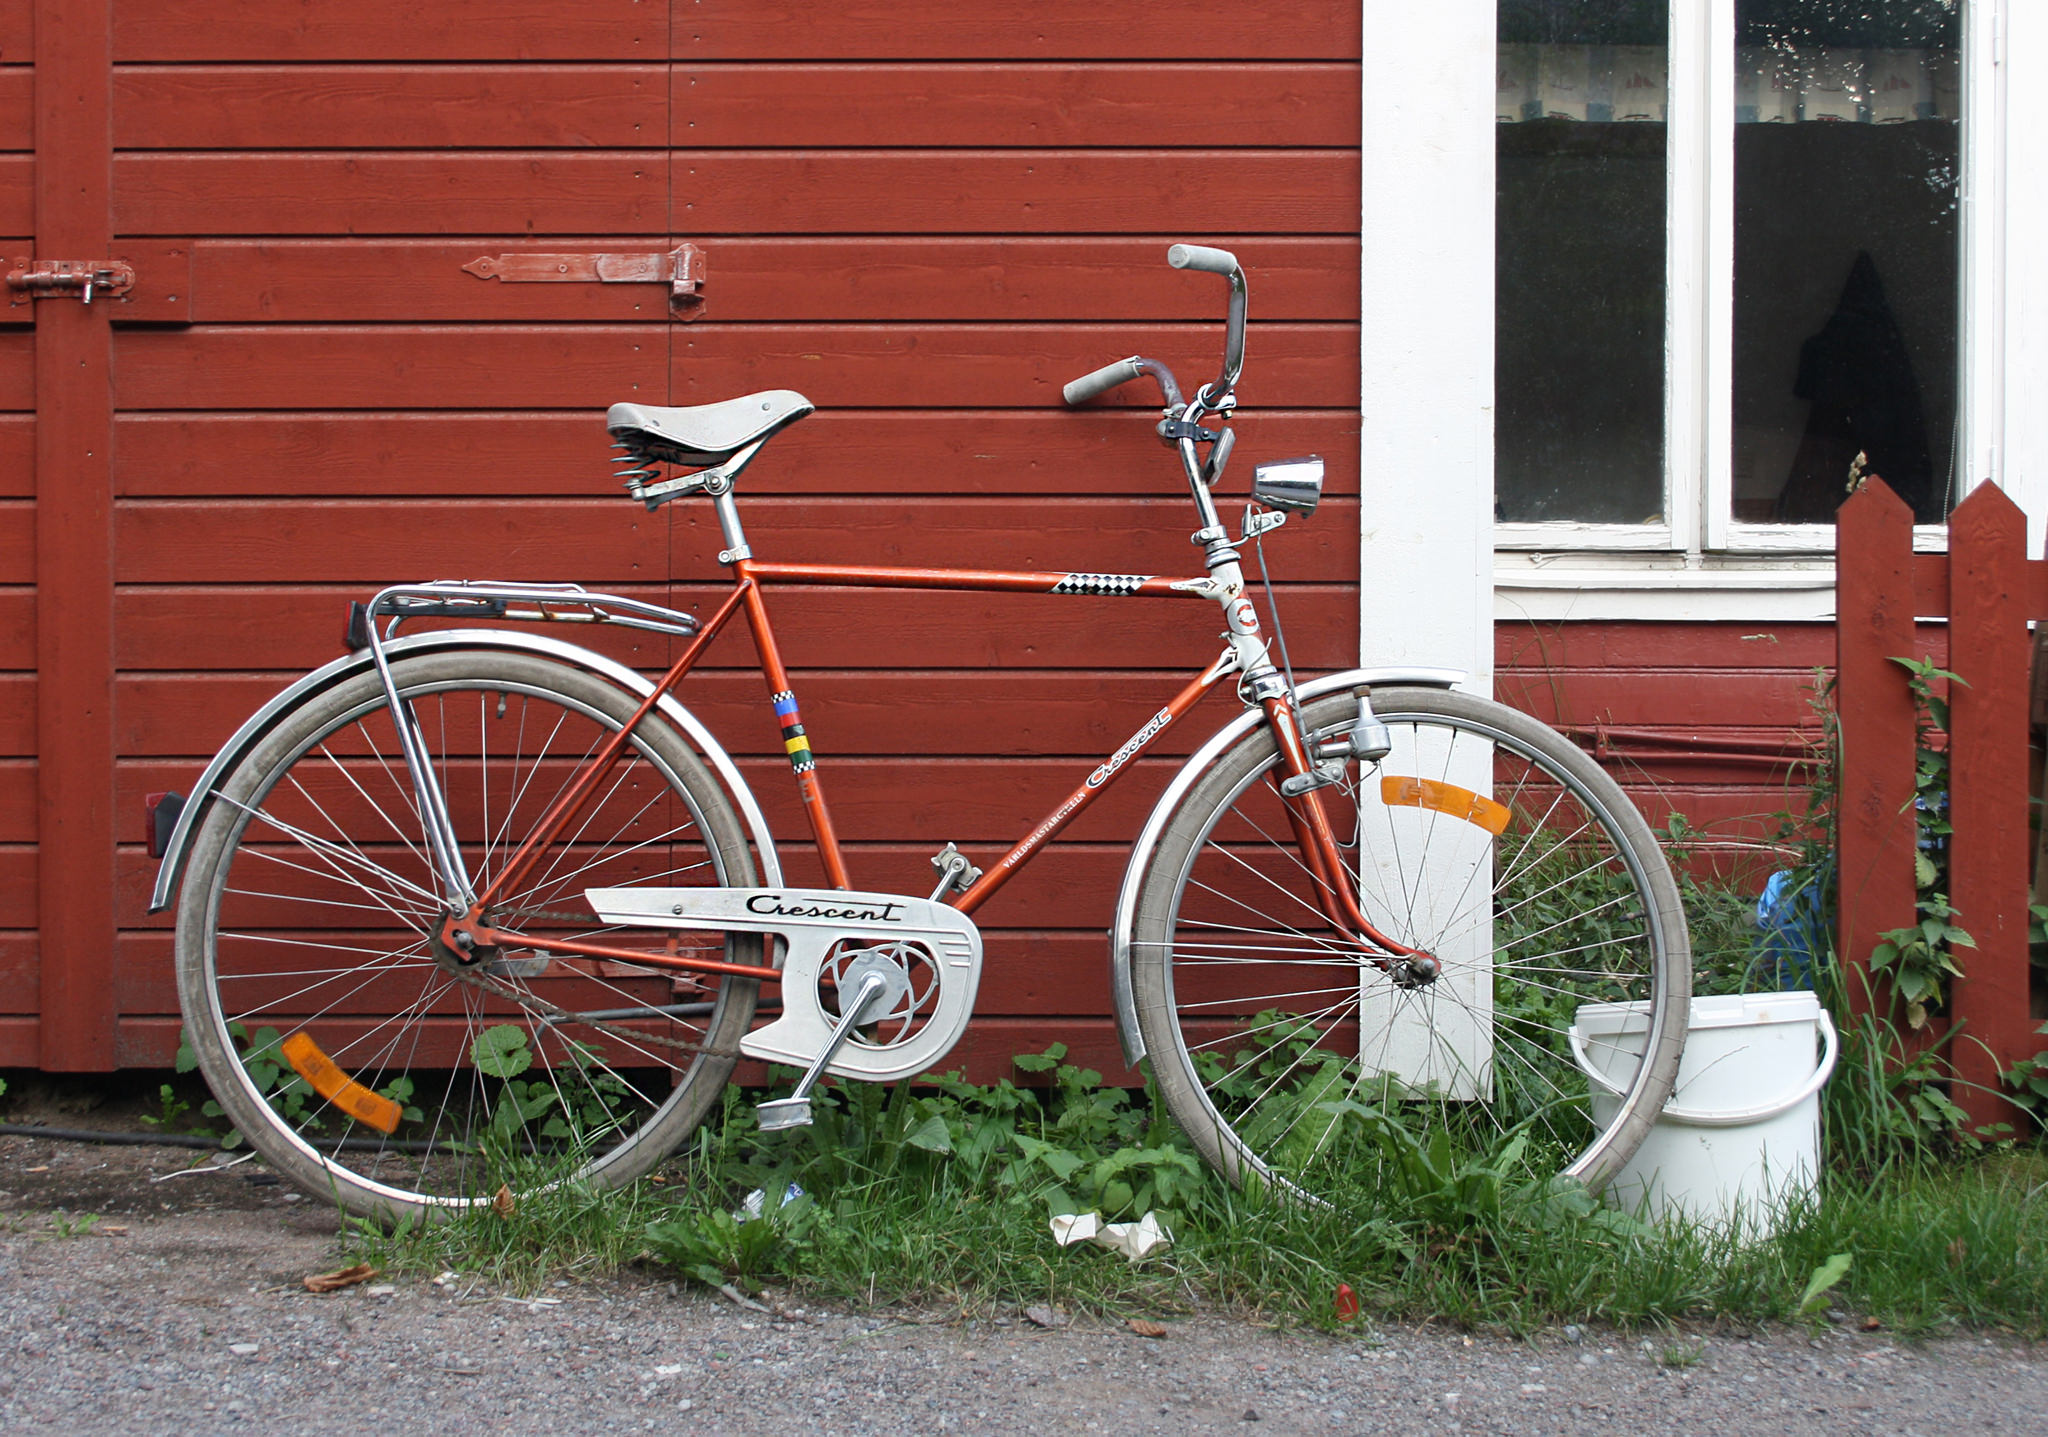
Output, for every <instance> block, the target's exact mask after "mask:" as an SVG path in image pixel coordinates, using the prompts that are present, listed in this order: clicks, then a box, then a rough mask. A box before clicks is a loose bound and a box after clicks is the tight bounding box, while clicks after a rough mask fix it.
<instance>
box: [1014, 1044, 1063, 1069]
mask: <svg viewBox="0 0 2048 1437" xmlns="http://www.w3.org/2000/svg"><path fill="white" fill-rule="evenodd" d="M1066 1056H1067V1045H1066V1044H1065V1043H1054V1044H1053V1045H1052V1046H1051V1047H1050V1048H1047V1049H1046V1050H1045V1051H1044V1052H1043V1053H1020V1054H1018V1055H1017V1057H1016V1058H1015V1059H1013V1060H1012V1061H1014V1062H1015V1063H1016V1064H1017V1066H1018V1067H1019V1068H1022V1069H1023V1070H1024V1071H1025V1072H1027V1073H1050V1072H1051V1071H1052V1070H1053V1069H1054V1068H1056V1067H1058V1066H1059V1062H1060V1059H1062V1058H1064V1057H1066Z"/></svg>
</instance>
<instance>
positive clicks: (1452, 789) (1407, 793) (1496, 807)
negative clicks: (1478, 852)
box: [1380, 774, 1513, 833]
mask: <svg viewBox="0 0 2048 1437" xmlns="http://www.w3.org/2000/svg"><path fill="white" fill-rule="evenodd" d="M1380 802H1381V803H1384V804H1386V805H1387V806H1388V807H1389V808H1433V809H1435V810H1436V811H1437V812H1438V813H1448V814H1449V815H1450V816H1451V817H1453V818H1461V819H1463V820H1464V821H1465V822H1467V823H1475V824H1477V825H1479V827H1481V828H1483V829H1485V830H1486V831H1487V832H1488V833H1499V832H1500V831H1501V830H1502V829H1504V828H1506V827H1507V826H1508V819H1510V818H1511V817H1513V815H1512V814H1510V813H1509V812H1508V810H1507V806H1506V805H1505V804H1499V803H1495V802H1494V801H1493V800H1492V799H1490V798H1487V797H1486V796H1485V795H1483V794H1477V793H1474V792H1473V791H1472V790H1471V789H1469V788H1459V787H1458V786H1457V785H1456V784H1454V783H1438V782H1437V781H1436V780H1435V779H1433V778H1396V777H1394V776H1393V775H1391V774H1389V775H1388V776H1386V777H1384V778H1382V779H1381V780H1380Z"/></svg>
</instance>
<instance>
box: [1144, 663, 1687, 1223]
mask: <svg viewBox="0 0 2048 1437" xmlns="http://www.w3.org/2000/svg"><path fill="white" fill-rule="evenodd" d="M1373 708H1374V710H1375V712H1376V713H1377V714H1378V716H1379V717H1380V718H1381V720H1382V721H1383V722H1384V723H1385V724H1386V725H1387V727H1388V729H1389V730H1390V732H1391V734H1392V737H1393V748H1392V750H1391V752H1389V753H1388V754H1387V755H1386V756H1385V757H1384V758H1383V759H1381V760H1379V761H1378V762H1377V763H1371V764H1360V763H1359V762H1358V761H1357V760H1355V759H1353V760H1349V761H1348V764H1347V767H1346V768H1345V771H1344V776H1343V778H1342V780H1341V781H1340V782H1338V783H1336V784H1334V785H1331V786H1329V787H1326V788H1323V789H1322V790H1320V792H1319V793H1318V797H1319V798H1320V800H1321V802H1322V804H1323V808H1324V812H1325V813H1326V814H1327V815H1328V816H1329V818H1330V821H1331V826H1332V828H1333V829H1334V830H1335V831H1336V835H1337V838H1338V842H1339V848H1340V855H1341V857H1342V859H1343V861H1344V864H1345V867H1346V868H1347V870H1348V872H1349V877H1350V881H1351V882H1352V884H1353V886H1354V887H1355V888H1356V890H1357V894H1358V901H1359V905H1360V908H1361V910H1362V912H1363V914H1364V916H1365V917H1366V918H1367V919H1368V920H1369V921H1370V922H1371V923H1372V924H1373V926H1374V927H1376V928H1377V929H1378V930H1379V931H1380V933H1382V934H1383V935H1385V936H1387V937H1389V938H1392V939H1394V940H1395V941H1396V942H1398V943H1400V944H1403V945H1406V946H1408V947H1410V948H1414V949H1418V950H1421V951H1422V952H1423V953H1425V954H1427V955H1428V956H1429V957H1430V958H1431V959H1433V960H1434V963H1435V965H1436V971H1435V972H1434V973H1433V974H1432V973H1429V972H1428V971H1427V968H1428V965H1426V964H1424V965H1417V966H1418V967H1420V968H1421V969H1422V970H1423V971H1420V972H1418V971H1417V969H1416V968H1411V967H1404V966H1403V965H1402V964H1400V963H1399V962H1389V961H1388V960H1387V957H1386V955H1384V954H1378V953H1375V952H1373V951H1369V950H1368V949H1367V948H1365V947H1364V946H1362V945H1361V944H1359V943H1358V942H1357V941H1355V940H1354V939H1353V938H1351V937H1350V936H1348V935H1347V934H1345V933H1343V932H1341V931H1340V930H1339V929H1338V927H1337V926H1336V925H1335V924H1333V923H1332V922H1331V921H1330V919H1329V918H1327V917H1326V916H1325V911H1324V905H1323V904H1321V903H1319V902H1318V901H1317V899H1318V895H1317V892H1316V888H1317V885H1318V883H1319V882H1320V880H1319V879H1318V878H1317V877H1316V876H1315V875H1314V874H1313V873H1312V871H1311V870H1310V868H1309V867H1308V866H1307V865H1306V864H1304V862H1303V859H1302V854H1301V850H1300V848H1299V847H1298V846H1297V844H1296V842H1295V839H1294V832H1293V828H1292V827H1291V825H1290V822H1289V818H1288V815H1287V812H1286V810H1285V808H1284V807H1283V805H1282V802H1281V796H1280V792H1279V781H1280V778H1281V776H1282V775H1281V771H1280V766H1279V756H1278V747H1277V745H1276V743H1275V742H1274V739H1273V736H1272V734H1271V732H1270V731H1269V730H1267V729H1265V728H1263V727H1262V728H1260V729H1257V730H1255V731H1254V732H1252V733H1250V734H1247V735H1246V736H1245V737H1244V738H1243V739H1241V740H1240V741H1238V742H1237V743H1236V744H1234V745H1233V746H1232V747H1231V748H1229V749H1228V750H1226V751H1225V752H1224V753H1223V754H1222V755H1221V756H1220V757H1219V758H1218V760H1217V761H1216V762H1215V763H1214V764H1213V765H1212V767H1211V768H1210V769H1209V771H1208V772H1207V773H1205V774H1204V775H1203V776H1202V777H1201V778H1200V779H1199V780H1198V781H1197V782H1196V783H1195V784H1194V785H1193V787H1192V788H1190V789H1189V791H1188V793H1187V795H1186V797H1185V799H1184V800H1183V801H1182V803H1181V804H1180V806H1179V807H1178V809H1177V810H1176V811H1175V812H1174V813H1173V814H1172V816H1171V817H1170V819H1169V820H1168V822H1167V825H1166V827H1165V830H1164V832H1163V833H1162V835H1161V837H1160V839H1159V842H1158V845H1157V847H1156V849H1155V850H1154V852H1153V854H1152V857H1151V861H1150V864H1149V866H1148V868H1147V870H1146V874H1145V877H1144V879H1143V883H1142V887H1141V889H1140V896H1139V901H1138V905H1137V908H1136V915H1135V921H1134V926H1133V931H1132V938H1133V944H1134V946H1133V949H1132V954H1131V978H1132V985H1133V989H1134V994H1135V997H1136V1000H1137V1016H1138V1023H1139V1027H1140V1030H1141V1033H1142V1036H1143V1038H1144V1040H1145V1045H1146V1049H1147V1051H1148V1053H1149V1054H1150V1056H1151V1060H1152V1069H1153V1074H1154V1077H1155V1079H1156V1080H1157V1082H1158V1084H1159V1087H1160V1090H1161V1093H1162V1094H1163V1096H1164V1098H1165V1100H1166V1103H1167V1105H1168V1107H1169V1108H1170V1109H1171V1111H1172V1112H1173V1114H1174V1116H1175V1118H1176V1119H1177V1120H1178V1121H1179V1122H1180V1124H1181V1126H1182V1128H1183V1129H1185V1130H1186V1132H1187V1133H1188V1135H1189V1137H1190V1138H1191V1140H1192V1141H1193V1142H1194V1144H1195V1146H1196V1147H1197V1148H1198V1149H1199V1150H1200V1151H1201V1152H1202V1154H1203V1156H1204V1157H1205V1158H1206V1159H1208V1161H1209V1162H1210V1163H1211V1164H1212V1165H1214V1166H1215V1167H1216V1168H1218V1169H1219V1170H1220V1171H1221V1172H1223V1173H1224V1174H1225V1175H1226V1176H1228V1177H1229V1178H1230V1179H1232V1180H1233V1181H1235V1182H1239V1183H1243V1182H1246V1181H1247V1180H1252V1181H1256V1182H1259V1183H1264V1184H1268V1185H1273V1186H1278V1187H1281V1188H1283V1189H1287V1190H1295V1191H1299V1192H1305V1193H1309V1194H1313V1195H1317V1196H1322V1197H1329V1198H1332V1199H1337V1198H1338V1197H1339V1196H1340V1195H1342V1194H1346V1193H1350V1194H1352V1195H1354V1196H1356V1197H1358V1198H1359V1199H1360V1200H1365V1201H1370V1200H1371V1194H1372V1193H1373V1192H1374V1191H1375V1190H1376V1189H1377V1188H1378V1186H1379V1185H1380V1184H1382V1183H1384V1182H1385V1181H1386V1180H1387V1171H1386V1169H1384V1168H1381V1167H1378V1166H1376V1164H1375V1161H1374V1160H1375V1159H1385V1158H1390V1157H1394V1156H1396V1155H1398V1154H1401V1153H1407V1154H1411V1155H1412V1154H1415V1153H1416V1152H1418V1151H1421V1152H1424V1153H1427V1154H1429V1155H1430V1156H1429V1157H1428V1158H1427V1163H1428V1165H1429V1166H1430V1167H1432V1168H1436V1169H1441V1168H1442V1163H1443V1160H1444V1159H1445V1158H1446V1157H1450V1160H1451V1161H1452V1162H1454V1163H1462V1162H1464V1161H1467V1160H1468V1159H1469V1160H1476V1161H1481V1162H1494V1161H1497V1160H1498V1159H1500V1158H1501V1157H1503V1156H1504V1155H1506V1154H1507V1152H1508V1151H1509V1149H1510V1147H1511V1145H1512V1149H1513V1152H1514V1153H1515V1154H1517V1155H1518V1161H1519V1162H1520V1163H1522V1164H1526V1165H1528V1169H1533V1170H1535V1171H1539V1172H1548V1173H1563V1174H1567V1175H1569V1176H1572V1177H1575V1178H1578V1179H1580V1180H1582V1181H1583V1182H1585V1183H1586V1185H1587V1186H1588V1187H1591V1188H1594V1189H1597V1188H1599V1187H1600V1186H1602V1185H1604V1184H1605V1182H1606V1181H1607V1180H1608V1179H1609V1178H1610V1177H1612V1176H1613V1174H1614V1172H1615V1171H1616V1170H1617V1169H1618V1168H1619V1167H1620V1166H1621V1164H1622V1163H1624V1162H1625V1161H1626V1160H1627V1159H1628V1157H1629V1155H1630V1154H1631V1153H1632V1152H1634V1150H1635V1149H1636V1147H1637V1146H1638V1145H1639V1144H1640V1143H1641V1141H1642V1139H1643V1137H1644V1135H1645V1134H1646V1133H1647V1132H1648V1131H1649V1128H1650V1125H1651V1124H1652V1123H1653V1122H1654V1120H1655V1117H1656V1114H1657V1112H1658V1110H1659V1109H1661V1108H1662V1106H1663V1104H1664V1102H1665V1099H1666V1098H1667V1097H1668V1096H1669V1094H1670V1091H1671V1085H1672V1081H1673V1079H1674V1078H1675V1077H1676V1075H1677V1070H1678V1056H1679V1050H1680V1047H1681V1045H1682V1043H1683V1041H1684V1033H1685V1019H1686V1009H1687V1001H1688V999H1689V997H1690V995H1691V987H1692V982H1691V957H1690V951H1689V947H1688V944H1687V940H1686V930H1685V920H1684V916H1683V913H1682V911H1681V909H1680V906H1679V899H1678V890H1677V885H1676V884H1675V883H1674V882H1673V880H1672V877H1671V873H1670V870H1669V867H1668V866H1667V864H1666V863H1665V861H1664V857H1663V854H1662V852H1661V850H1660V849H1659V848H1658V847H1657V844H1656V840H1655V838H1654V836H1653V835H1652V834H1651V832H1650V829H1649V826H1648V825H1647V824H1646V823H1644V821H1643V819H1642V816H1641V815H1640V814H1639V813H1638V812H1637V811H1636V809H1635V807H1634V805H1633V804H1631V803H1630V801H1629V799H1628V798H1627V796H1626V795H1625V794H1624V793H1623V792H1622V791H1621V789H1620V787H1619V786H1618V785H1616V784H1615V782H1614V781H1613V780H1612V779H1611V778H1609V777H1608V776H1607V775H1606V774H1605V773H1603V772H1602V771H1601V770H1600V769H1599V767H1598V766H1597V765H1595V764H1594V763H1593V762H1592V760H1591V759H1589V758H1587V757H1586V756H1585V755H1584V754H1583V753H1581V752H1580V751H1579V750H1578V749H1577V748H1576V747H1574V746H1573V745H1572V744H1571V743H1570V742H1569V741H1568V740H1566V739H1564V738H1563V737H1561V736H1560V735H1558V734H1557V733H1555V732H1554V731H1552V730H1551V729H1548V728H1546V727H1544V726H1543V725H1542V724H1539V723H1537V722H1535V721H1534V720H1532V719H1530V718H1529V717H1527V716H1526V715H1524V714H1520V713H1517V712H1515V711H1513V710H1511V709H1508V708H1504V707H1502V706H1501V705H1499V704H1495V703H1490V702H1488V701H1486V700H1483V699H1478V698H1474V697H1472V696H1470V695H1466V694H1459V693H1452V692H1447V691H1442V690H1435V689H1397V688H1385V689H1380V690H1376V691H1375V692H1374V694H1373ZM1357 716H1358V702H1357V699H1356V698H1355V697H1354V696H1353V695H1351V694H1350V693H1348V692H1347V693H1342V694H1335V695H1331V696H1328V697H1325V698H1322V699H1318V700H1315V701H1313V702H1311V703H1309V704H1308V705H1306V708H1305V712H1304V714H1303V719H1304V725H1305V727H1306V730H1307V732H1308V736H1309V738H1310V741H1311V744H1312V745H1317V744H1322V743H1325V742H1328V741H1330V740H1334V739H1339V738H1341V737H1343V736H1344V735H1345V734H1346V733H1347V731H1348V730H1349V728H1350V726H1351V725H1352V723H1353V722H1354V721H1355V720H1356V718H1357ZM1333 747H1335V745H1333ZM1596 1005H1597V1006H1598V1008H1599V1012H1598V1014H1597V1015H1596V1014H1594V1013H1588V1014H1587V1015H1586V1017H1587V1019H1588V1021H1587V1022H1585V1023H1584V1024H1583V1025H1582V1028H1581V1030H1580V1031H1578V1032H1577V1033H1576V1035H1575V1032H1574V1028H1575V1022H1576V1021H1577V1020H1578V1018H1579V1016H1580V1012H1581V1010H1582V1009H1585V1008H1589V1007H1594V1006H1596ZM1589 1033H1590V1034H1593V1035H1594V1036H1591V1037H1588V1036H1587V1034H1589ZM1575 1047H1576V1052H1575ZM1589 1070H1590V1072H1589ZM1439 1134H1442V1135H1444V1136H1447V1137H1448V1138H1449V1139H1450V1140H1451V1145H1450V1146H1449V1147H1448V1148H1444V1147H1442V1146H1440V1145H1437V1142H1436V1140H1437V1136H1438V1135H1439ZM1417 1140H1419V1141H1420V1142H1422V1143H1423V1144H1424V1147H1423V1148H1421V1149H1420V1150H1418V1149H1417V1148H1416V1147H1414V1146H1413V1143H1414V1142H1415V1141H1417ZM1453 1155H1455V1156H1453Z"/></svg>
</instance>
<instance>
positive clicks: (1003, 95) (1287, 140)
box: [0, 63, 1359, 150]
mask: <svg viewBox="0 0 2048 1437" xmlns="http://www.w3.org/2000/svg"><path fill="white" fill-rule="evenodd" d="M8 85H9V81H8V78H7V73H6V72H5V71H0V120H4V118H5V117H6V116H7V115H8V114H10V113H11V111H10V109H9V106H8V95H9V89H8ZM1358 86H1359V72H1358V68H1357V67H1356V66H1355V65H1344V64H1274V65H1258V66H1252V65H1244V64H1078V65H1077V64H1065V63H1059V64H1045V63H1039V64H1008V65H963V64H910V65H903V64H897V65H877V64H827V65H774V64H767V65H764V64H739V65H718V64H713V65H691V66H683V67H677V68H676V69H675V71H674V73H673V76H672V77H671V75H670V73H669V72H668V70H667V68H666V67H661V66H649V65H548V64H532V63H528V64H519V65H494V66H478V65H435V66H419V65H347V66H334V65H330V66H312V65H262V66H247V65H243V66H196V65H178V66H171V65H148V66H124V67H122V68H120V69H119V70H117V71H116V73H115V77H114V143H115V145H116V147H117V148H120V149H124V150H175V149H193V150H201V149H224V150H278V149H319V150H328V149H442V148H445V149H470V148H482V149H521V148H528V147H533V148H555V147H572V148H574V147H583V148H588V147H598V148H642V147H650V146H652V147H664V146H666V145H667V144H668V143H669V141H670V134H671V130H670V110H669V105H670V101H671V95H672V96H673V102H674V106H675V109H674V129H673V135H674V143H675V144H677V145H679V146H684V147H688V148H697V149H701V148H762V147H787V148H803V149H819V148H845V147H848V146H931V147H953V146H1033V147H1047V146H1062V147H1065V146H1074V147H1104V146H1111V147H1122V148H1130V147H1133V146H1141V145H1142V146H1162V147H1175V148H1178V147H1186V146H1197V145H1199V146H1215V147H1246V146H1265V147H1272V146H1314V147H1323V148H1331V147H1344V146H1355V145H1357V144H1358V135H1359V130H1358V125H1359V120H1358V115H1359V108H1358V99H1359V90H1358ZM15 88H25V86H20V85H17V86H16V87H15ZM26 103H27V102H26V101H23V102H22V105H21V107H20V108H21V109H22V113H23V116H24V117H26V113H27V110H26ZM13 133H15V131H13V130H9V129H4V128H0V142H4V139H5V137H6V136H8V135H10V134H13ZM21 133H23V134H26V133H27V131H26V130H25V129H23V130H22V131H21ZM5 147H6V148H10V149H12V148H28V146H27V145H26V144H23V145H19V146H17V145H12V144H9V145H6V146H5Z"/></svg>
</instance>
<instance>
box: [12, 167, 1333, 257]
mask: <svg viewBox="0 0 2048 1437" xmlns="http://www.w3.org/2000/svg"><path fill="white" fill-rule="evenodd" d="M26 164H27V161H25V160H18V159H12V160H10V159H0V230H5V229H10V228H19V227H21V226H15V225H10V224H9V223H8V217H9V216H10V215H17V216H18V214H19V209H18V204H17V207H16V208H14V209H10V208H9V206H8V203H7V195H8V193H9V189H8V186H9V177H8V174H7V168H6V167H7V166H9V165H13V166H15V167H17V168H19V167H22V166H25V165H26ZM14 183H15V184H16V185H17V186H18V187H19V189H20V193H21V194H22V195H23V196H24V197H25V196H26V194H27V182H26V179H25V178H22V177H17V178H16V180H15V182H14ZM1358 183H1359V181H1358V156H1357V154H1356V153H1355V152H1353V151H1347V150H1326V149H1324V150H1274V149H1258V150H1252V149H1246V150H1228V151H1213V150H834V151H809V150H799V151H792V150H757V151H748V150H715V151H714V150H704V151H696V150H683V151H676V152H674V154H673V156H672V158H671V160H670V161H669V163H668V164H666V165H664V164H663V163H662V159H661V157H660V156H659V155H657V154H652V153H651V152H635V151H631V150H526V151H493V152H477V151H469V152H463V151H433V152H414V151H397V150H366V151H362V152H358V153H347V154H327V153H314V152H307V151H279V152H271V153H255V154H248V153H237V154H215V153H204V152H199V153H195V152H189V151H176V152H162V153H156V152H134V151H129V152H125V153H123V154H120V155H117V156H116V157H115V161H114V196H115V203H114V224H115V229H116V230H117V231H118V232H119V233H121V234H126V235H179V236H204V235H257V234H286V235H334V234H360V235H431V234H461V233H470V234H489V233H511V234H518V233H522V232H523V233H526V234H573V233H608V234H616V235H633V234H659V233H664V232H667V231H669V230H670V229H671V226H673V229H674V231H675V232H677V233H681V234H683V235H687V236H689V237H691V238H696V239H702V238H706V237H711V236H721V235H727V234H816V233H828V234H835V233H836V234H895V233H924V234H1130V233H1134V232H1137V233H1143V232H1151V233H1157V234H1172V233H1177V232H1179V231H1180V230H1181V229H1183V228H1185V227H1186V225H1187V224H1188V222H1189V221H1188V215H1187V210H1188V206H1189V201H1188V196H1190V195H1195V194H1199V195H1201V196H1202V197H1203V205H1204V207H1205V210H1206V211H1207V212H1210V213H1215V214H1219V215H1222V214H1227V215H1228V216H1229V217H1230V228H1231V230H1232V231H1233V232H1234V233H1237V234H1245V235H1255V234H1355V233H1357V229H1358V204H1359V190H1358ZM671 186H672V187H673V220H672V221H671V219H670V214H671V209H670V187H671ZM877 196H887V197H888V199H887V202H886V203H877Z"/></svg>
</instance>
